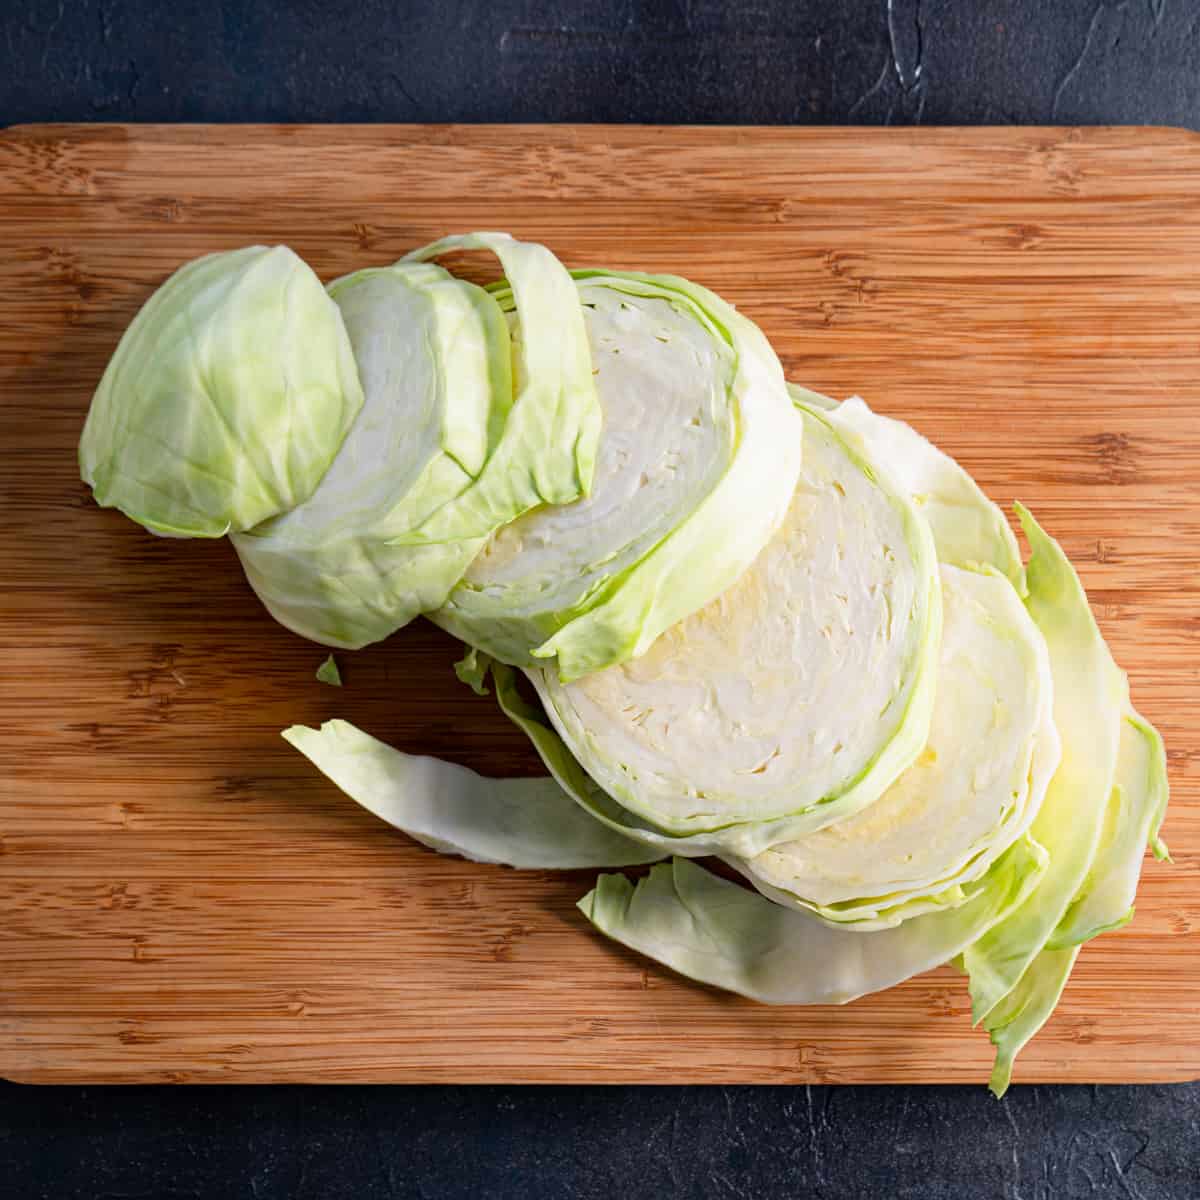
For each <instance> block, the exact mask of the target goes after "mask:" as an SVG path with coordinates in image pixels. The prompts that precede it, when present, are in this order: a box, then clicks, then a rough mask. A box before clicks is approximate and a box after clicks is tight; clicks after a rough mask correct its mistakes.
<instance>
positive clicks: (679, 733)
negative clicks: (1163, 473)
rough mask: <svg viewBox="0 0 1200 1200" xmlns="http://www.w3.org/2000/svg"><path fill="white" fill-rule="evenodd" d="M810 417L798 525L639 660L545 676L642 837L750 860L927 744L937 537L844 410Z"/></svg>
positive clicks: (937, 611) (821, 822) (867, 789)
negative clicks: (844, 419)
mask: <svg viewBox="0 0 1200 1200" xmlns="http://www.w3.org/2000/svg"><path fill="white" fill-rule="evenodd" d="M799 411H801V412H802V413H803V418H804V423H805V454H804V463H803V466H802V468H801V474H800V482H799V484H798V486H797V488H796V491H795V494H794V497H793V501H792V504H791V506H790V508H789V510H788V515H787V517H786V518H785V520H784V523H783V525H782V526H781V527H780V529H779V531H778V532H777V533H776V535H775V537H774V538H773V539H772V540H771V542H770V543H768V545H767V546H766V548H765V549H764V550H763V552H762V553H761V554H760V555H759V557H758V558H757V559H756V560H755V563H754V565H753V566H752V567H751V568H750V569H749V570H748V571H747V572H746V573H745V574H744V575H743V576H742V577H741V579H739V581H738V582H737V583H736V584H734V585H733V586H732V587H731V588H729V589H728V590H727V591H725V592H724V593H723V594H722V595H721V596H720V597H718V598H717V599H716V600H714V601H712V602H711V603H710V604H709V605H708V606H706V607H705V608H704V609H702V610H701V611H699V612H698V613H695V614H693V615H692V616H691V617H689V618H687V619H686V620H685V621H682V622H681V623H679V624H677V625H675V626H673V627H672V628H670V629H669V630H668V631H667V632H666V633H664V634H663V635H662V636H661V637H660V638H659V639H658V641H656V642H655V643H654V645H653V646H651V647H650V649H649V650H648V651H647V652H646V653H645V654H644V655H643V656H642V657H640V658H637V659H634V660H633V661H631V662H628V663H625V664H622V665H620V666H617V667H613V668H610V669H608V670H605V671H601V672H598V673H596V674H592V675H588V676H586V677H584V678H583V679H580V680H577V681H576V682H574V683H570V684H563V683H562V682H560V681H559V680H558V679H557V678H555V676H554V674H553V673H552V672H549V671H532V672H530V673H529V674H530V678H531V679H532V681H533V683H534V685H535V687H536V688H537V691H538V694H539V695H540V697H541V699H542V702H543V704H544V706H545V709H546V713H547V715H548V716H549V718H550V720H551V722H552V723H553V725H554V727H555V729H556V730H557V732H558V734H559V736H560V737H561V738H562V740H563V741H564V742H565V743H566V745H567V747H569V749H570V751H571V753H572V754H573V755H574V757H575V758H576V759H577V760H578V761H579V763H580V764H582V767H583V768H584V770H585V771H586V773H587V774H588V775H589V776H590V777H591V778H592V779H593V780H594V781H595V783H596V784H597V785H599V787H600V789H602V791H603V792H605V793H607V795H608V796H609V797H610V798H611V799H612V800H613V801H615V802H616V803H617V804H618V805H619V806H620V807H621V808H623V809H625V810H626V811H627V813H629V814H631V818H630V819H629V820H628V825H629V827H630V828H631V829H633V828H636V827H637V826H639V825H645V826H647V827H649V829H648V831H647V832H648V834H649V836H651V837H654V836H658V835H662V836H664V837H665V838H666V839H668V841H667V843H666V844H671V845H673V848H674V849H675V850H676V851H677V852H679V853H684V854H703V853H726V852H728V853H735V854H738V855H740V856H742V857H749V856H750V855H752V854H755V853H757V852H758V851H760V850H762V849H765V848H766V847H767V846H769V845H772V844H774V843H776V842H779V841H781V840H785V839H786V838H789V837H797V836H801V835H803V834H804V833H808V832H811V831H813V830H815V829H819V828H822V827H823V826H825V825H829V824H832V823H833V822H835V821H839V820H844V819H845V818H847V817H849V816H851V815H852V814H853V813H855V812H857V811H859V810H860V809H862V808H864V807H866V805H868V804H870V803H871V802H872V801H873V800H875V799H877V798H878V796H879V795H880V794H881V793H882V792H883V791H884V789H885V788H887V786H888V785H889V784H890V783H891V782H892V781H893V780H894V779H895V778H896V776H897V775H899V774H900V772H901V771H902V770H904V768H905V767H907V766H908V765H909V764H910V763H911V762H912V761H913V760H914V759H915V758H916V756H917V754H918V753H919V752H920V750H921V749H922V747H923V746H924V744H925V741H926V738H927V736H928V732H929V722H930V714H931V710H932V705H933V688H934V680H935V675H936V669H937V650H938V643H939V638H940V631H941V590H940V586H939V582H938V574H937V562H936V558H935V553H934V546H933V542H932V538H931V536H930V532H929V528H928V526H927V525H926V523H925V522H924V521H923V520H922V519H921V517H920V516H919V515H918V514H917V513H916V511H915V509H914V508H913V506H912V504H911V503H910V502H909V500H908V498H907V497H906V496H905V495H904V494H903V492H902V491H901V489H900V488H899V487H898V486H897V485H896V484H894V483H893V482H892V480H891V477H890V475H889V474H888V472H887V470H886V469H885V468H884V467H883V465H882V464H880V463H877V462H875V461H873V460H872V459H870V458H869V457H868V456H867V455H866V452H865V449H864V447H863V446H862V443H861V440H860V439H859V438H858V437H857V435H856V434H855V433H854V431H853V430H850V429H847V428H845V427H844V426H843V425H842V424H841V422H840V419H839V415H838V413H836V412H820V411H818V410H816V409H806V408H801V409H800V410H799ZM543 740H544V739H543ZM547 765H548V766H550V768H551V770H554V769H555V768H554V765H553V764H552V763H551V762H547ZM634 836H638V834H636V833H635V834H634ZM656 844H661V843H656Z"/></svg>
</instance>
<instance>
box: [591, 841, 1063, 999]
mask: <svg viewBox="0 0 1200 1200" xmlns="http://www.w3.org/2000/svg"><path fill="white" fill-rule="evenodd" d="M1045 867H1046V855H1045V853H1044V852H1043V851H1042V850H1041V848H1040V847H1039V846H1038V845H1037V844H1036V843H1035V842H1032V841H1031V840H1030V839H1028V838H1020V839H1018V840H1017V841H1016V842H1014V843H1013V845H1011V846H1010V847H1009V848H1008V850H1006V851H1005V853H1004V854H1003V855H1001V857H1000V858H999V859H998V860H997V861H996V863H995V864H994V865H993V866H992V868H991V870H990V872H989V886H988V887H986V888H983V889H982V890H981V891H980V892H979V894H978V895H977V896H975V897H974V898H973V899H971V900H970V901H969V902H968V903H966V904H964V905H961V906H960V907H958V908H950V909H945V910H944V911H942V912H935V913H927V914H926V915H925V916H921V917H916V918H915V919H913V920H911V921H906V922H905V923H904V924H903V925H898V926H896V927H895V928H893V929H884V930H880V931H878V932H876V933H857V932H854V931H852V930H848V929H839V928H835V927H832V926H830V925H827V924H826V923H825V922H823V921H818V920H817V919H816V918H814V917H811V916H808V915H807V914H806V913H802V912H796V911H794V910H792V909H788V908H784V907H783V906H782V905H779V904H773V903H772V902H771V901H770V900H767V899H766V898H765V897H763V896H761V895H759V893H758V892H752V891H749V890H748V889H746V888H744V887H741V886H740V885H738V884H736V883H732V882H730V881H729V880H727V879H721V878H719V877H718V876H716V875H714V874H712V872H710V871H706V870H705V869H704V868H703V867H701V866H699V865H698V864H696V863H694V862H691V861H689V860H688V859H686V858H676V859H674V860H672V861H671V862H670V863H662V864H660V865H659V866H656V867H654V868H652V869H651V871H650V874H649V875H647V876H645V877H644V878H643V879H640V880H638V882H637V883H636V884H634V883H631V882H630V881H629V880H628V879H627V878H626V877H625V876H624V875H602V876H601V877H600V879H599V880H598V881H597V883H596V886H595V888H594V889H593V890H592V891H590V892H588V894H587V895H586V896H584V897H583V899H582V900H580V901H579V908H580V910H581V911H582V912H583V914H584V916H586V917H587V918H588V920H589V921H591V923H592V924H593V925H594V926H595V927H596V928H597V929H598V930H600V932H601V933H604V934H606V935H607V936H608V937H610V938H612V939H613V940H614V941H618V942H620V943H622V945H625V946H628V947H629V948H630V949H631V950H637V951H639V952H640V953H642V954H645V955H647V956H648V957H650V958H653V959H655V960H656V961H658V962H660V963H662V964H663V965H665V966H668V967H670V968H671V969H672V970H674V971H678V972H679V973H680V974H681V975H686V976H687V977H688V978H689V979H696V980H699V981H700V982H701V983H708V984H712V985H713V986H714V987H719V988H724V989H725V990H726V991H730V992H736V993H738V994H739V995H741V996H748V997H749V998H750V999H752V1000H761V1001H762V1002H763V1003H766V1004H845V1003H847V1002H848V1001H850V1000H854V999H856V998H857V997H859V996H864V995H867V994H868V993H870V992H878V991H882V990H883V989H884V988H889V987H892V986H894V985H895V984H897V983H901V982H903V981H904V980H905V979H908V978H909V977H910V976H912V975H918V974H920V973H921V972H922V971H928V970H931V969H932V968H934V967H937V966H940V965H941V964H942V963H945V962H947V961H949V960H950V959H952V958H954V957H955V956H956V955H958V954H960V953H961V952H962V950H963V949H964V948H965V947H967V946H969V945H970V944H971V943H972V942H973V941H975V940H976V939H977V938H979V937H980V936H981V935H982V934H984V933H986V931H987V930H988V929H990V928H992V927H993V926H995V924H996V923H997V922H998V921H1001V920H1003V919H1004V917H1005V916H1006V915H1007V914H1008V913H1010V912H1011V911H1012V910H1013V909H1014V908H1015V907H1016V906H1018V905H1020V904H1021V902H1022V901H1023V900H1025V899H1026V898H1027V897H1028V896H1029V895H1030V893H1031V892H1032V891H1033V889H1034V887H1035V886H1036V884H1037V881H1038V879H1039V878H1040V877H1041V874H1042V872H1043V871H1044V870H1045Z"/></svg>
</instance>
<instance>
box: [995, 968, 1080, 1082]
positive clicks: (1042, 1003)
mask: <svg viewBox="0 0 1200 1200" xmlns="http://www.w3.org/2000/svg"><path fill="white" fill-rule="evenodd" d="M1078 954H1079V947H1078V946H1070V947H1068V948H1066V949H1065V950H1043V951H1042V952H1041V953H1040V954H1038V955H1037V956H1036V957H1035V958H1034V959H1033V961H1032V962H1031V963H1030V964H1029V966H1027V967H1026V968H1025V970H1024V972H1023V973H1022V975H1021V978H1020V979H1019V980H1018V981H1017V985H1016V987H1014V988H1013V989H1012V990H1011V991H1010V992H1008V993H1007V994H1006V995H1005V996H1003V997H1001V999H1000V1000H999V1001H998V1002H997V1003H996V1004H995V1006H994V1007H993V1008H992V1010H991V1011H990V1012H989V1013H988V1015H987V1018H986V1019H985V1022H984V1026H985V1028H986V1029H987V1031H988V1036H989V1037H990V1038H991V1040H992V1045H994V1046H995V1047H996V1061H995V1064H994V1065H993V1067H992V1077H991V1079H990V1080H989V1081H988V1087H989V1088H991V1091H992V1095H993V1096H995V1097H996V1099H997V1100H999V1099H1000V1097H1002V1096H1003V1095H1004V1093H1005V1092H1006V1091H1008V1085H1009V1082H1010V1081H1011V1080H1012V1069H1013V1062H1014V1060H1015V1059H1016V1057H1017V1055H1018V1054H1019V1053H1020V1052H1021V1050H1022V1049H1024V1047H1025V1046H1026V1044H1027V1043H1028V1042H1029V1039H1030V1038H1032V1037H1033V1035H1034V1034H1035V1033H1037V1031H1038V1030H1039V1029H1041V1027H1042V1026H1043V1025H1044V1024H1045V1023H1046V1022H1047V1021H1048V1020H1049V1019H1050V1014H1051V1013H1053V1012H1054V1009H1055V1007H1056V1006H1057V1004H1058V1001H1059V998H1060V997H1061V996H1062V993H1063V988H1064V987H1066V985H1067V979H1068V977H1069V976H1070V974H1071V968H1072V967H1074V965H1075V959H1076V956H1077V955H1078Z"/></svg>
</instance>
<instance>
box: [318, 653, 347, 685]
mask: <svg viewBox="0 0 1200 1200" xmlns="http://www.w3.org/2000/svg"><path fill="white" fill-rule="evenodd" d="M317 678H318V679H319V680H320V681H321V682H322V683H328V684H329V685H330V686H332V687H341V686H342V673H341V671H339V670H338V665H337V659H336V658H334V657H333V655H332V654H331V655H330V656H329V657H328V658H327V659H326V660H325V661H324V662H323V663H322V664H321V665H320V666H319V667H318V668H317Z"/></svg>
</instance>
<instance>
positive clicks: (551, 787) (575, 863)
mask: <svg viewBox="0 0 1200 1200" xmlns="http://www.w3.org/2000/svg"><path fill="white" fill-rule="evenodd" d="M283 736H284V738H285V739H286V740H287V741H288V742H289V743H290V744H291V745H293V746H295V748H296V749H297V750H299V751H300V753H301V754H303V755H304V756H305V757H306V758H308V759H309V761H310V762H312V763H313V765H314V766H316V767H317V768H318V769H319V770H320V771H322V772H323V773H324V774H325V775H327V776H328V777H329V778H330V779H331V780H333V782H334V783H335V784H337V786H338V787H339V788H341V789H342V791H344V792H345V793H346V794H347V795H348V796H350V798H351V799H353V800H356V801H358V803H359V804H361V805H362V806H363V807H364V808H366V809H368V810H369V811H370V812H372V813H374V814H375V815H376V816H377V817H379V818H380V819H382V820H384V821H386V822H387V823H388V824H389V825H394V826H396V828H397V829H401V830H403V831H404V832H405V833H407V834H408V835H409V837H411V838H413V839H415V840H416V841H418V842H420V843H421V844H422V845H425V846H429V847H430V848H431V849H433V850H437V851H440V852H441V853H442V854H457V855H460V856H461V857H463V858H469V859H473V860H474V861H475V862H487V863H504V864H507V865H508V866H512V867H531V868H553V869H562V870H570V869H573V868H579V867H617V866H632V865H634V864H638V863H646V862H652V861H653V860H654V859H655V858H657V857H660V856H659V855H657V854H656V853H655V852H654V851H653V850H650V849H648V848H647V847H646V846H644V845H643V844H641V843H640V842H634V841H630V840H629V839H628V838H623V837H621V836H620V835H619V834H616V833H613V832H612V831H611V830H609V829H606V828H605V827H604V826H603V825H600V824H598V823H597V822H596V821H593V820H592V818H591V817H589V816H588V815H587V813H585V812H584V811H583V810H582V809H581V808H580V807H579V806H578V805H576V804H574V803H572V802H571V800H570V799H569V798H568V797H567V795H566V794H565V793H564V792H563V791H562V789H561V788H560V787H559V786H558V784H556V783H555V782H554V780H552V779H547V778H540V779H486V778H484V777H483V776H482V775H477V774H476V773H475V772H474V771H471V770H468V769H467V768H466V767H461V766H458V765H457V764H455V763H449V762H443V761H442V760H441V759H437V758H426V757H423V756H417V755H412V754H403V753H401V752H400V751H399V750H394V749H392V747H390V746H388V745H386V744H385V743H383V742H381V741H379V740H377V739H376V738H373V737H371V736H370V735H369V734H366V733H363V732H362V730H360V729H356V728H355V727H354V726H353V725H351V724H349V723H348V722H346V721H326V722H325V723H324V724H323V725H322V726H321V728H320V729H310V728H308V727H307V726H305V725H293V726H292V727H291V728H290V729H285V730H284V731H283Z"/></svg>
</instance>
